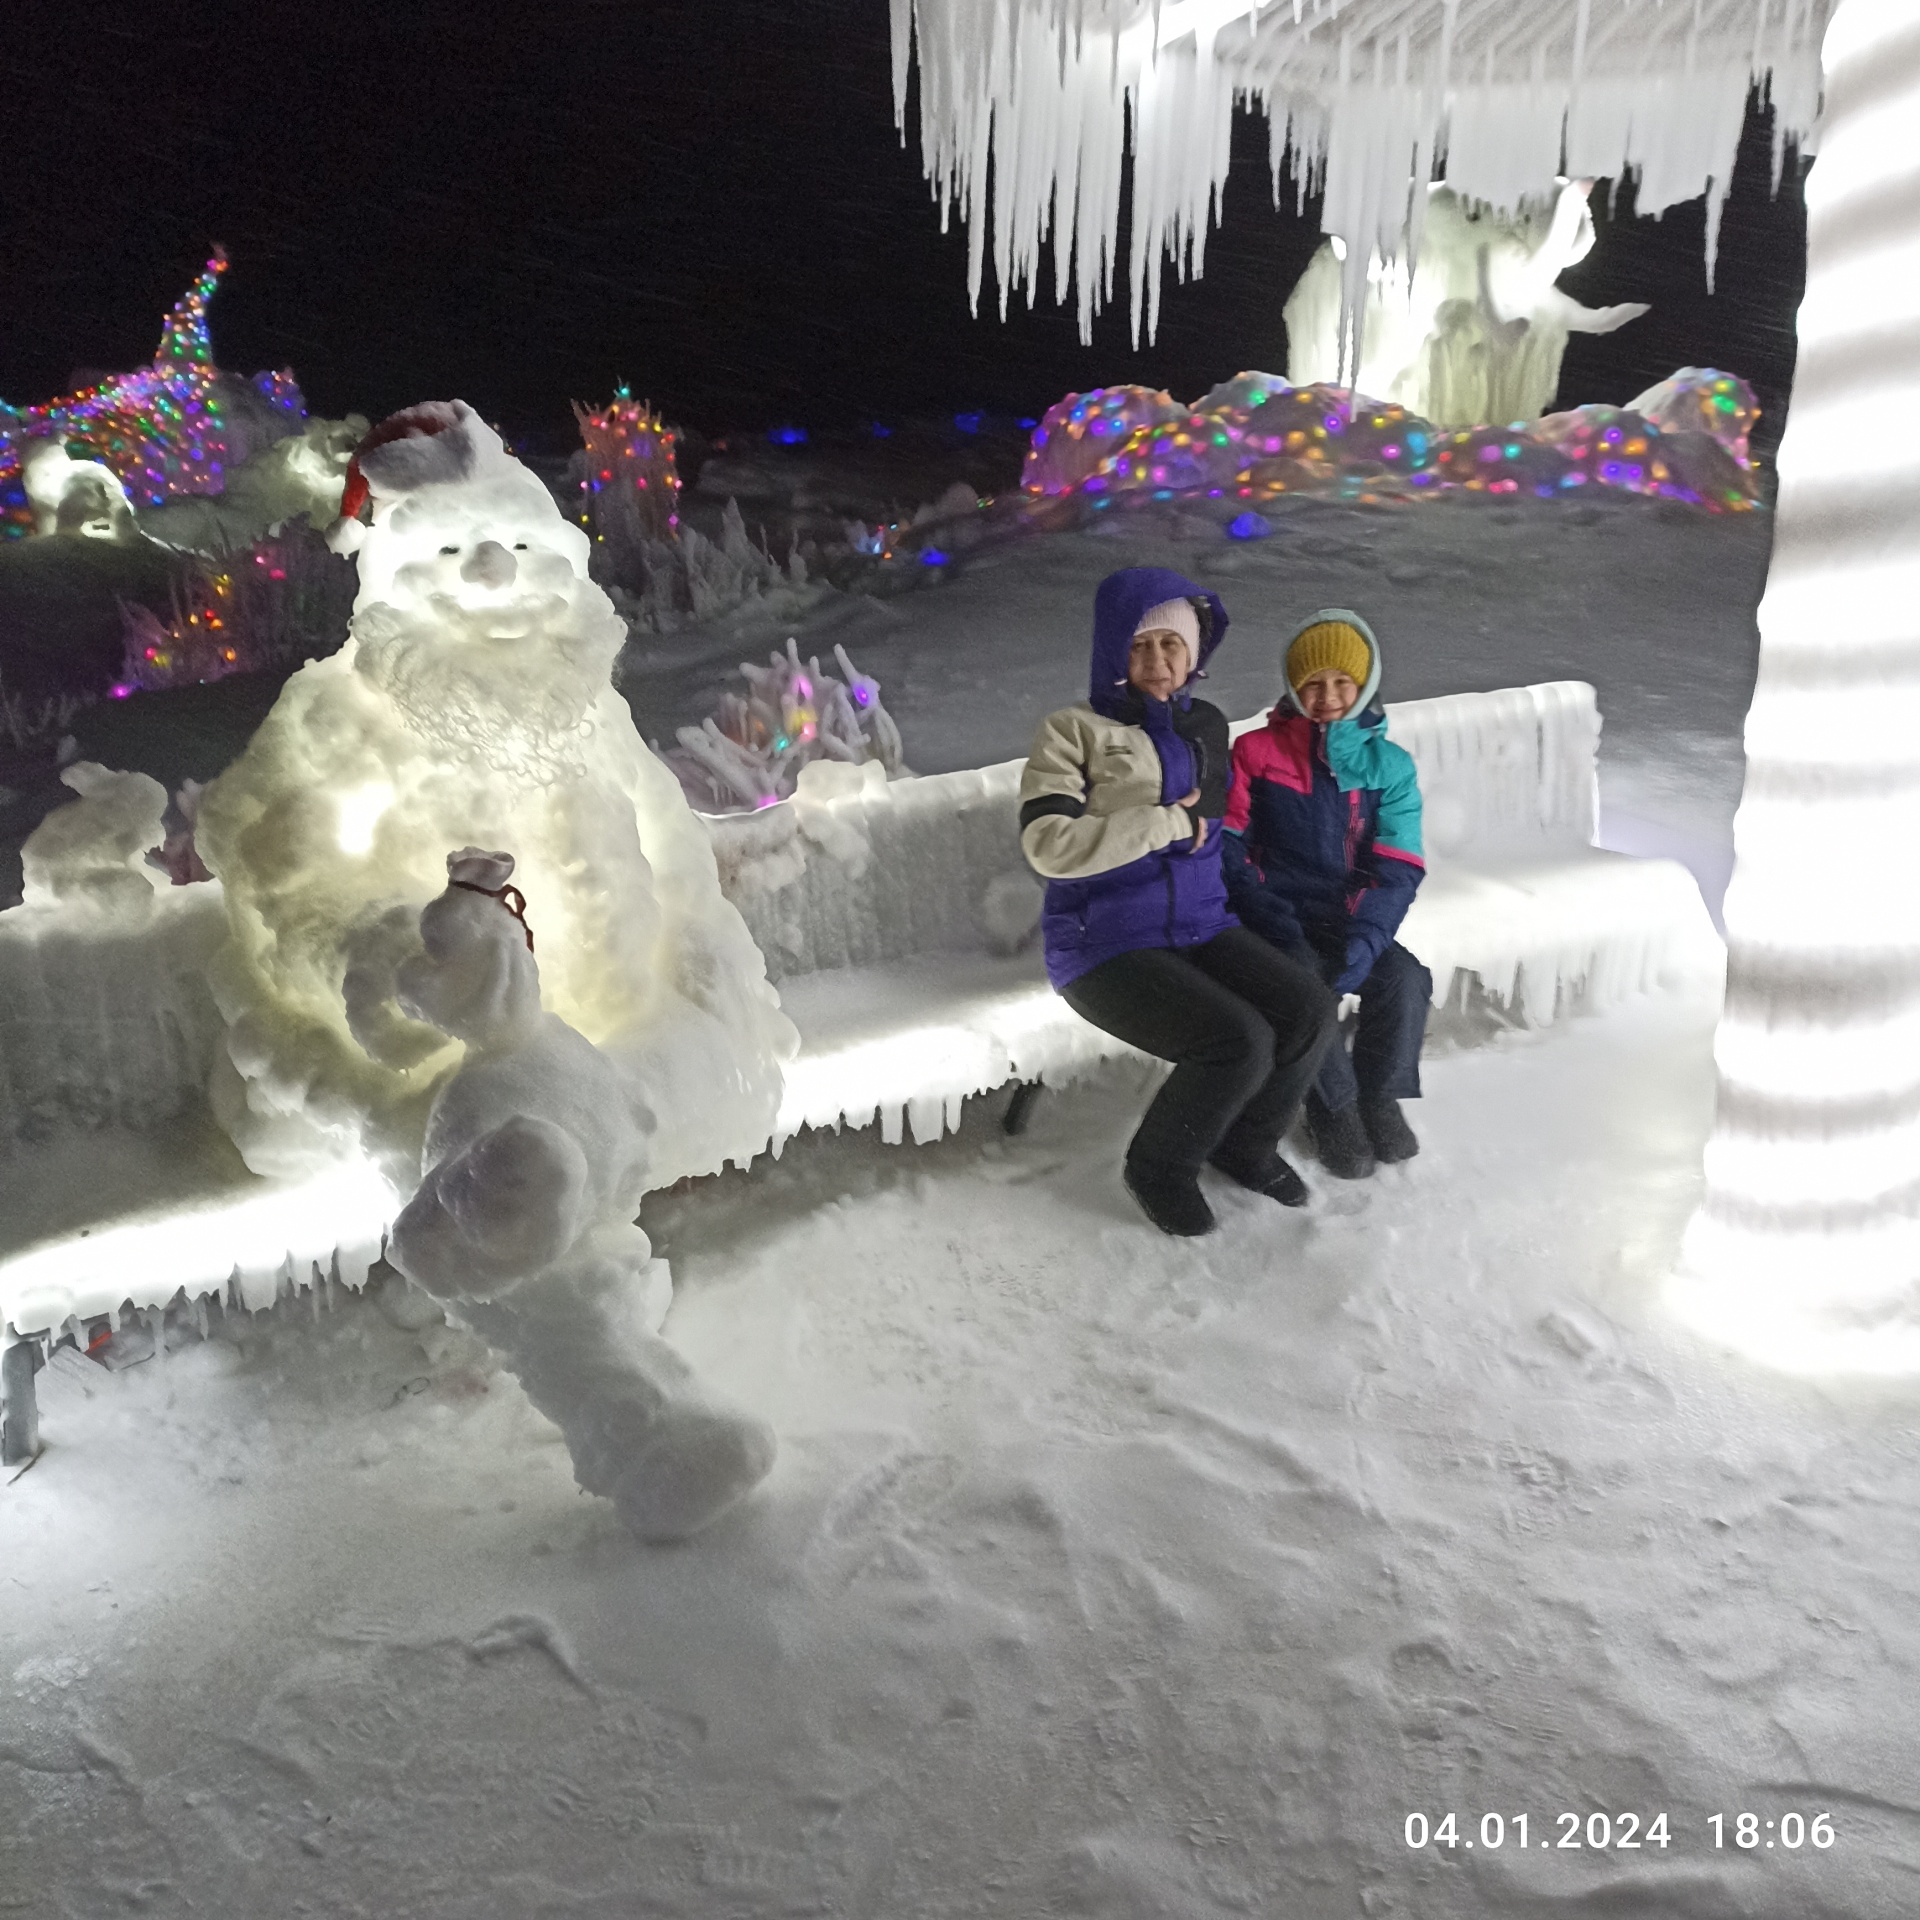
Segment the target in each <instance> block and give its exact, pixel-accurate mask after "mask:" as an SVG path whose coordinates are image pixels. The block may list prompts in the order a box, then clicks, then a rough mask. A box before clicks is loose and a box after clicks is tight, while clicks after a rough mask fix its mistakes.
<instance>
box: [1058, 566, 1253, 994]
mask: <svg viewBox="0 0 1920 1920" xmlns="http://www.w3.org/2000/svg"><path fill="white" fill-rule="evenodd" d="M1166 600H1190V601H1192V602H1193V605H1194V609H1195V611H1196V612H1197V613H1198V615H1199V617H1200V658H1199V661H1198V662H1197V664H1196V668H1195V674H1194V676H1192V677H1189V679H1188V681H1187V684H1186V685H1185V686H1183V687H1182V688H1181V689H1180V690H1179V692H1178V693H1176V694H1175V695H1174V696H1173V698H1172V700H1171V701H1162V700H1151V699H1148V698H1147V697H1146V696H1145V695H1144V694H1142V693H1141V692H1139V690H1138V689H1137V688H1135V687H1132V686H1130V685H1129V684H1128V683H1127V660H1128V655H1129V653H1130V652H1131V650H1132V646H1133V636H1134V633H1135V631H1136V629H1137V628H1138V627H1139V624H1140V618H1141V615H1143V614H1144V613H1146V612H1147V611H1148V610H1149V609H1150V608H1153V607H1156V606H1159V605H1160V604H1161V602H1163V601H1166ZM1226 630H1227V610H1226V608H1225V607H1224V606H1223V605H1221V602H1220V597H1219V595H1218V594H1214V593H1209V592H1208V591H1207V590H1206V589H1205V588H1204V587H1199V586H1196V585H1195V584H1194V583H1193V582H1192V581H1191V580H1189V579H1187V578H1185V577H1184V576H1183V575H1181V574H1178V573H1174V572H1172V571H1171V570H1170V569H1168V568H1166V567H1128V568H1126V569H1125V570H1124V571H1122V572H1120V573H1113V574H1109V575H1108V576H1107V577H1106V579H1104V580H1103V581H1101V583H1100V585H1099V588H1098V590H1097V591H1096V592H1095V594H1094V597H1093V661H1092V668H1091V672H1090V675H1089V679H1090V685H1089V688H1088V704H1089V705H1090V706H1091V707H1092V708H1093V710H1094V712H1095V713H1097V714H1100V715H1101V716H1102V717H1103V718H1105V719H1107V720H1111V721H1116V722H1118V723H1120V724H1122V725H1125V726H1134V727H1142V728H1144V729H1145V730H1146V733H1147V736H1148V738H1149V739H1151V740H1152V742H1153V745H1154V749H1155V751H1156V752H1157V753H1158V755H1159V758H1160V768H1161V782H1160V800H1161V804H1162V805H1166V806H1171V805H1172V804H1174V803H1175V802H1176V801H1178V800H1179V799H1180V797H1181V795H1182V794H1186V793H1190V792H1192V791H1193V789H1194V788H1196V787H1198V788H1199V790H1200V799H1199V802H1198V804H1197V806H1196V807H1195V808H1194V811H1195V812H1196V813H1198V814H1199V815H1200V817H1201V818H1202V819H1203V820H1204V822H1205V823H1206V839H1205V841H1204V843H1203V844H1202V846H1201V847H1200V848H1199V849H1198V850H1197V851H1196V850H1195V849H1194V848H1193V845H1192V843H1191V842H1190V841H1186V840H1181V841H1178V842H1176V843H1175V844H1173V845H1171V846H1167V847H1162V848H1160V849H1159V850H1158V851H1157V852H1154V853H1150V854H1147V855H1146V856H1145V857H1144V858H1142V859H1139V860H1131V861H1129V862H1128V863H1127V864H1126V865H1125V866H1121V867H1113V868H1110V869H1109V870H1108V871H1107V872H1105V873H1096V874H1090V875H1088V876H1086V877H1085V878H1082V879H1075V880H1050V881H1049V882H1048V883H1047V896H1046V903H1045V905H1044V907H1043V908H1042V911H1041V920H1040V928H1041V938H1042V941H1043V943H1044V945H1045V949H1046V959H1047V978H1048V979H1049V980H1051V981H1052V982H1053V984H1054V986H1055V987H1056V988H1060V987H1066V986H1070V985H1072V983H1073V982H1074V981H1075V980H1077V979H1079V978H1080V976H1081V975H1082V974H1085V973H1090V972H1092V970H1093V969H1094V968H1095V967H1097V966H1099V965H1100V964H1101V963H1102V962H1103V961H1106V960H1111V959H1113V958H1115V957H1116V956H1117V955H1119V954H1123V953H1131V952H1133V951H1135V950H1136V949H1138V948H1141V947H1192V946H1198V945H1199V944H1200V943H1201V942H1202V941H1206V940H1211V939H1212V938H1213V937H1214V935H1215V934H1218V933H1224V932H1225V931H1226V930H1227V929H1228V928H1229V927H1234V926H1238V925H1239V922H1238V921H1237V920H1236V919H1235V918H1234V916H1233V914H1232V913H1231V912H1230V911H1229V910H1228V907H1227V889H1226V881H1225V879H1224V877H1223V875H1222V873H1221V870H1220V842H1221V833H1220V819H1221V816H1222V815H1223V814H1224V813H1225V812H1226V807H1227V782H1228V778H1229V775H1230V771H1231V761H1230V757H1229V749H1228V739H1227V722H1226V716H1225V715H1224V714H1222V713H1221V712H1220V710H1219V709H1218V708H1217V707H1213V706H1209V705H1208V704H1207V703H1206V702H1205V701H1204V700H1195V699H1194V698H1193V679H1194V678H1196V677H1197V676H1198V673H1199V671H1200V669H1202V668H1204V667H1205V665H1206V663H1207V661H1208V660H1209V659H1210V658H1211V657H1212V654H1213V652H1214V649H1215V648H1216V647H1218V646H1219V644H1220V642H1221V639H1222V638H1223V636H1224V635H1225V633H1226ZM1097 778H1098V774H1097V771H1090V772H1089V775H1088V779H1089V783H1090V784H1091V782H1092V781H1093V780H1096V779H1097ZM1084 806H1085V799H1084V797H1083V798H1082V799H1081V800H1080V801H1079V802H1077V803H1075V802H1073V801H1070V800H1062V799H1061V798H1059V797H1057V796H1055V797H1051V798H1047V799H1042V800H1033V801H1029V802H1028V803H1027V805H1026V806H1024V807H1023V808H1022V809H1021V815H1020V825H1021V827H1022V828H1023V829H1024V828H1025V827H1026V825H1027V823H1028V821H1029V819H1030V818H1032V817H1034V815H1035V813H1036V810H1039V811H1049V812H1059V811H1064V810H1068V809H1072V810H1074V811H1079V810H1083V809H1084Z"/></svg>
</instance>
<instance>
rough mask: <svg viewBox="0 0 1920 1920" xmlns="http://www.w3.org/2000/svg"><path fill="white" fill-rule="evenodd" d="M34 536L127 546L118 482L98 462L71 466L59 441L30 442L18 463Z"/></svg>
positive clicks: (129, 518) (127, 517)
mask: <svg viewBox="0 0 1920 1920" xmlns="http://www.w3.org/2000/svg"><path fill="white" fill-rule="evenodd" d="M20 467H21V477H22V479H23V480H24V481H25V483H26V489H27V500H28V503H29V504H30V505H31V506H32V508H33V525H34V531H35V532H36V533H42V534H48V533H66V534H77V535H79V536H80V537H81V538H83V539H87V540H131V539H132V538H133V537H134V532H133V507H132V505H131V504H130V503H129V501H128V499H127V490H126V488H125V487H123V486H122V485H121V484H120V476H119V475H118V474H117V473H115V472H114V470H113V469H112V468H111V467H109V466H105V465H103V464H102V463H101V462H100V461H98V460H75V459H74V458H73V457H72V456H71V455H70V454H69V453H68V452H67V450H66V447H65V446H64V445H63V444H62V443H61V442H60V441H58V440H32V441H29V442H28V443H27V446H26V449H25V451H24V453H23V454H22V455H21V460H20Z"/></svg>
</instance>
